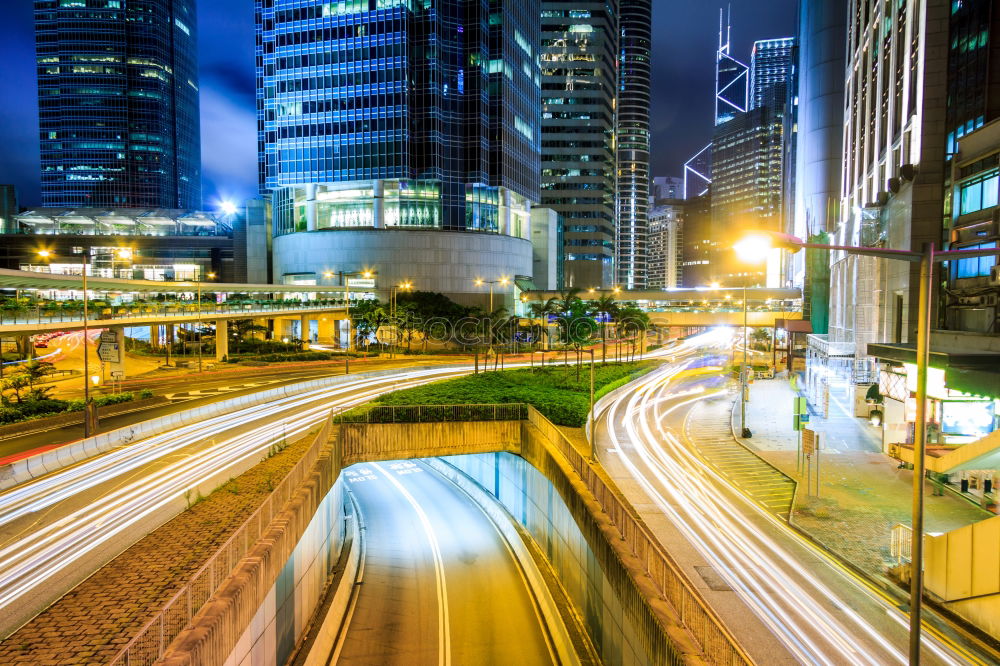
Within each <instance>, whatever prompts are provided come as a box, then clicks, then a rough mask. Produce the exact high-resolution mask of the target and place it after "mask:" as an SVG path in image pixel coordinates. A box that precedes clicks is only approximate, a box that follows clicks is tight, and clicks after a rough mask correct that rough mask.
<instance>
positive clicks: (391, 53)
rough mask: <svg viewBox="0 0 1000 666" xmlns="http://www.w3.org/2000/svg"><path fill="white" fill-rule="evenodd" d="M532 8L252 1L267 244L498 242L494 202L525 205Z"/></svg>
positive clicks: (530, 145)
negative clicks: (356, 230) (303, 238)
mask: <svg viewBox="0 0 1000 666" xmlns="http://www.w3.org/2000/svg"><path fill="white" fill-rule="evenodd" d="M531 9H532V3H531V2H528V3H514V2H505V3H498V2H493V3H491V2H489V0H449V1H443V2H442V1H438V0H375V1H372V2H369V0H357V1H355V0H352V1H348V2H334V3H330V2H302V1H301V0H294V1H293V0H257V2H256V12H257V75H258V96H257V104H258V130H259V133H258V148H259V155H260V163H259V169H260V172H259V176H260V186H261V190H262V192H263V193H271V194H272V196H273V200H274V230H275V235H281V234H289V233H295V232H300V231H314V230H319V229H333V228H347V227H369V228H388V227H410V228H423V229H444V230H454V231H484V232H499V231H501V230H502V229H503V226H504V221H503V220H502V219H501V218H502V213H503V210H501V209H502V207H503V205H504V200H510V199H511V197H513V200H514V203H513V204H512V205H513V206H514V207H515V208H518V209H522V208H526V207H527V206H529V205H530V202H531V201H533V200H537V191H538V180H537V179H538V176H537V173H538V169H537V164H538V141H539V131H538V120H537V116H538V87H537V86H538V80H537V66H536V64H535V58H536V56H535V49H537V28H535V30H534V32H532V30H531V27H530V26H531V22H530V20H528V19H527V18H526V17H527V16H528V13H530V11H531ZM535 9H536V10H537V5H536V6H535ZM536 13H537V12H536ZM505 73H506V76H505V75H504V74H505ZM501 186H502V188H503V191H501Z"/></svg>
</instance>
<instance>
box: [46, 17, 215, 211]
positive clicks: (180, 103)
mask: <svg viewBox="0 0 1000 666" xmlns="http://www.w3.org/2000/svg"><path fill="white" fill-rule="evenodd" d="M35 44H36V55H37V66H38V115H39V130H40V141H41V168H42V203H43V205H45V206H54V207H77V206H80V207H114V208H123V207H142V208H188V209H198V208H201V145H200V123H199V115H198V113H199V111H198V66H197V57H196V54H197V50H196V49H197V20H196V11H195V2H194V0H106V1H103V2H93V1H87V0H73V1H67V0H35Z"/></svg>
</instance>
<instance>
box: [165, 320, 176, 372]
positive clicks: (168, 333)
mask: <svg viewBox="0 0 1000 666" xmlns="http://www.w3.org/2000/svg"><path fill="white" fill-rule="evenodd" d="M164 332H165V334H164V336H163V346H164V348H165V349H166V350H167V356H166V359H165V361H164V363H166V365H170V351H171V348H172V347H173V344H174V325H173V324H167V325H166V326H165V327H164Z"/></svg>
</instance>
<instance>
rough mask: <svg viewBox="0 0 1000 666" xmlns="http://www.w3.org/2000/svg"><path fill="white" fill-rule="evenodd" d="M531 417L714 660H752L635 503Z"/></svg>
mask: <svg viewBox="0 0 1000 666" xmlns="http://www.w3.org/2000/svg"><path fill="white" fill-rule="evenodd" d="M528 421H529V422H530V423H531V424H532V425H534V426H535V427H536V428H538V429H539V430H541V431H542V433H543V434H544V435H545V436H546V437H547V438H548V439H549V441H551V442H552V443H553V444H554V445H555V446H556V448H558V449H559V452H560V453H562V454H563V456H564V457H565V458H566V460H567V462H569V464H570V467H572V468H573V471H574V472H576V473H577V475H578V476H579V477H580V478H581V479H582V480H583V483H584V485H585V486H586V487H587V489H588V490H589V491H590V492H591V493H592V494H593V495H594V497H595V499H596V500H597V503H598V504H600V506H601V508H602V509H603V510H604V512H605V513H606V514H608V516H609V517H610V518H611V522H612V523H613V524H614V525H615V527H616V528H617V529H618V532H619V533H620V534H621V536H622V539H623V540H624V541H625V542H626V544H627V545H628V548H629V550H631V551H632V554H633V555H635V556H636V557H637V558H638V559H639V561H641V562H642V563H643V565H644V566H645V568H646V572H647V573H648V574H649V576H650V578H651V579H652V580H653V584H654V585H655V586H656V588H657V589H658V590H659V591H660V594H662V595H663V598H664V599H666V600H667V601H668V602H669V603H670V604H671V605H672V606H673V608H674V609H675V610H676V611H677V613H678V615H679V617H680V621H681V624H682V625H684V627H685V628H687V630H688V631H690V632H691V635H692V636H694V639H695V640H696V641H697V642H698V644H699V645H700V646H701V649H702V650H703V651H704V653H705V658H706V660H707V661H708V662H710V663H713V664H729V665H733V666H735V665H737V664H753V663H754V662H753V660H752V659H751V658H750V656H749V655H748V654H747V653H746V652H744V650H743V648H741V647H740V645H739V643H738V642H737V640H736V638H735V637H734V636H733V635H732V634H731V633H730V632H729V630H728V629H726V627H725V625H724V624H723V622H722V619H721V618H720V617H719V616H718V615H716V613H715V611H714V610H712V608H711V607H710V606H709V605H708V604H707V603H706V602H705V600H704V599H703V598H702V597H701V595H700V594H699V593H698V591H697V590H696V589H695V588H694V586H692V585H691V583H690V582H689V581H688V579H687V577H686V576H684V574H683V573H682V572H681V570H680V567H678V566H677V564H676V563H675V562H674V561H673V558H671V557H670V556H669V555H668V554H667V553H666V551H664V550H663V548H662V546H661V545H660V543H659V541H657V539H656V537H655V536H653V534H652V533H651V532H650V531H649V528H648V527H646V526H645V524H644V523H642V522H641V521H640V520H639V519H638V518H637V517H636V516H635V515H633V513H632V510H631V508H630V507H629V506H628V505H626V504H625V503H624V502H623V501H622V500H621V499H619V497H618V495H617V494H616V493H615V492H614V491H613V490H612V489H611V488H610V487H609V486H608V485H607V484H606V483H605V481H604V479H602V478H601V477H600V475H599V474H598V473H597V472H596V471H595V468H594V467H593V466H592V465H591V463H590V462H589V461H588V460H587V459H586V458H585V457H584V456H583V455H582V454H581V453H580V452H579V451H577V449H576V447H575V446H573V444H572V443H571V442H570V441H569V440H568V439H567V438H566V436H565V435H563V433H562V432H560V431H559V429H558V428H556V427H555V426H554V425H552V423H551V422H549V420H548V419H546V418H545V417H544V416H542V414H541V413H540V412H538V410H536V409H534V408H533V407H529V408H528Z"/></svg>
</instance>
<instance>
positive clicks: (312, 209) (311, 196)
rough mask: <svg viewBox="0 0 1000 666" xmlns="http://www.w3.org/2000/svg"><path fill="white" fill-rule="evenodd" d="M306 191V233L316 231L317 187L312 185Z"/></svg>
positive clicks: (306, 187)
mask: <svg viewBox="0 0 1000 666" xmlns="http://www.w3.org/2000/svg"><path fill="white" fill-rule="evenodd" d="M305 189H306V231H316V185H315V184H313V183H310V184H308V185H306V186H305Z"/></svg>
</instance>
